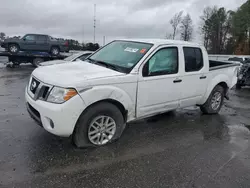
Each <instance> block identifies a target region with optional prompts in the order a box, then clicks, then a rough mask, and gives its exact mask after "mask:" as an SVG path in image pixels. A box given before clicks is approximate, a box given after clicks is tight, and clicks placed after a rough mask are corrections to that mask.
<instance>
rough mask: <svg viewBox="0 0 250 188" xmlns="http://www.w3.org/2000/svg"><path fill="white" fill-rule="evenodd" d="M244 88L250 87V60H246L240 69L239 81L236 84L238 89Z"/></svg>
mask: <svg viewBox="0 0 250 188" xmlns="http://www.w3.org/2000/svg"><path fill="white" fill-rule="evenodd" d="M243 86H250V60H249V59H248V60H245V61H244V62H243V65H242V66H241V68H240V71H239V75H238V81H237V84H236V88H237V89H241V87H243Z"/></svg>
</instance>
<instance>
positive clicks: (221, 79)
mask: <svg viewBox="0 0 250 188" xmlns="http://www.w3.org/2000/svg"><path fill="white" fill-rule="evenodd" d="M217 85H219V86H221V87H223V89H224V92H225V93H224V94H225V98H226V99H228V96H227V93H228V90H229V78H228V77H227V76H226V75H219V76H217V77H215V78H213V79H212V80H211V82H210V84H209V86H208V88H207V90H206V92H205V94H204V96H203V98H202V100H201V101H200V103H199V105H203V104H204V103H205V102H206V101H207V99H208V97H209V95H210V94H211V92H212V91H213V89H214V88H215V87H216V86H217Z"/></svg>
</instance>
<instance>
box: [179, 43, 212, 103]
mask: <svg viewBox="0 0 250 188" xmlns="http://www.w3.org/2000/svg"><path fill="white" fill-rule="evenodd" d="M182 57H184V72H183V78H182V81H183V82H182V86H183V88H182V91H181V97H180V107H187V106H191V105H196V104H197V103H199V101H200V100H201V98H202V96H203V95H204V94H205V91H206V88H207V74H208V72H206V69H207V67H206V66H205V65H204V58H203V54H202V50H201V49H200V48H194V47H183V56H182Z"/></svg>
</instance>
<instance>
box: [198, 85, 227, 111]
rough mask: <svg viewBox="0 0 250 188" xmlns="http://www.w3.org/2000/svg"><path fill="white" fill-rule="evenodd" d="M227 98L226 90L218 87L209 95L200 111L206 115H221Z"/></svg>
mask: <svg viewBox="0 0 250 188" xmlns="http://www.w3.org/2000/svg"><path fill="white" fill-rule="evenodd" d="M224 97H225V92H224V88H223V87H222V86H220V85H217V86H216V87H215V88H214V89H213V91H212V92H211V94H210V95H209V97H208V99H207V101H206V102H205V104H203V105H202V106H201V107H200V109H201V111H202V112H203V113H204V114H217V113H219V111H220V109H221V107H222V104H223V101H224Z"/></svg>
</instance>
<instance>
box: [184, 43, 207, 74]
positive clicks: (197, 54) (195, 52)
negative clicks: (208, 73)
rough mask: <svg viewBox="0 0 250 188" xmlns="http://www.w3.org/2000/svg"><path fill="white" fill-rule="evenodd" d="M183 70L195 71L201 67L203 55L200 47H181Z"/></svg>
mask: <svg viewBox="0 0 250 188" xmlns="http://www.w3.org/2000/svg"><path fill="white" fill-rule="evenodd" d="M183 53H184V60H185V72H196V71H199V70H201V69H202V68H203V66H204V62H203V56H202V51H201V49H200V48H197V47H183Z"/></svg>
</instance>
